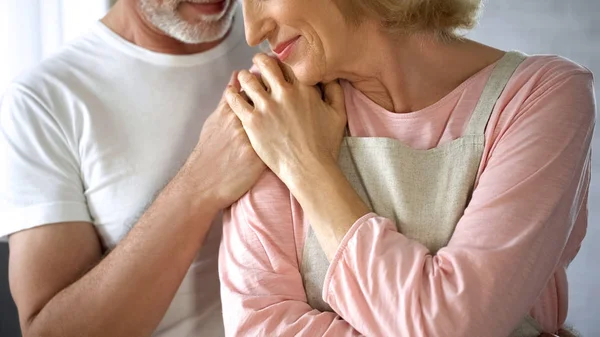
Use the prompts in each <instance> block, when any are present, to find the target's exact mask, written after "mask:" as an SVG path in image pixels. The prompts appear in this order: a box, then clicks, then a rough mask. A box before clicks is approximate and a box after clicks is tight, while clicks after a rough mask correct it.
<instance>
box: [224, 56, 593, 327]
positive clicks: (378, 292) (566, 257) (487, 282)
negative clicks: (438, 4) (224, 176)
mask: <svg viewBox="0 0 600 337" xmlns="http://www.w3.org/2000/svg"><path fill="white" fill-rule="evenodd" d="M492 68H493V67H492V66H489V67H487V68H485V69H483V70H482V71H480V72H479V73H477V74H475V75H474V76H472V77H471V78H470V79H468V80H467V81H465V82H464V83H463V84H462V85H460V86H459V87H458V88H456V89H455V90H454V91H452V92H451V93H450V94H448V95H447V96H446V97H445V98H443V99H442V100H440V101H439V102H437V103H435V104H434V105H432V106H430V107H427V108H425V109H423V110H420V111H416V112H412V113H405V114H395V113H391V112H389V111H386V110H384V109H383V108H381V107H379V106H378V105H376V104H375V103H373V102H372V101H370V100H369V99H368V98H367V97H366V96H364V95H363V94H362V93H361V92H359V91H358V90H356V89H354V88H353V87H352V86H351V85H350V84H349V83H344V90H345V95H346V103H347V114H348V123H349V127H350V132H351V134H352V135H353V136H359V137H373V136H377V137H390V138H395V139H398V140H400V141H402V142H404V143H405V144H407V145H409V146H411V147H413V148H416V149H429V148H433V147H436V146H439V145H441V144H444V143H447V142H449V141H451V140H453V139H456V138H458V137H460V136H461V135H462V133H463V132H464V130H465V128H466V126H467V123H468V121H469V118H470V116H471V113H472V112H473V110H474V108H475V105H476V104H477V100H478V99H479V96H480V94H481V93H482V91H483V87H484V85H485V83H486V81H487V79H488V77H489V75H490V73H491V71H492ZM592 82H593V78H592V74H591V73H590V72H589V71H588V70H587V69H585V68H583V67H581V66H578V65H576V64H574V63H572V62H570V61H568V60H565V59H563V58H560V57H556V56H533V57H530V58H528V59H527V60H526V61H525V62H524V63H523V64H521V66H520V67H519V69H518V70H517V72H516V73H515V75H514V76H513V78H512V79H511V81H510V82H509V84H508V86H507V88H506V89H505V92H504V94H503V95H502V97H501V98H500V100H499V101H498V103H497V104H496V107H495V109H494V112H493V114H492V116H491V119H490V121H489V124H488V126H487V129H486V135H485V136H486V145H485V150H484V154H483V158H482V161H481V166H480V169H479V173H478V178H477V182H476V185H475V189H474V192H473V197H472V200H471V202H470V203H469V205H468V207H467V209H466V210H465V213H464V215H463V217H462V218H461V219H460V221H459V222H458V224H457V226H456V231H455V233H454V235H453V236H452V239H451V241H450V243H449V244H448V246H447V247H445V248H443V249H441V250H439V251H438V252H437V254H436V255H432V254H431V253H430V252H429V251H428V250H427V248H425V247H424V246H423V245H422V244H420V243H419V242H416V241H413V240H410V239H409V238H407V237H405V236H404V235H402V234H401V233H398V231H397V230H396V227H395V225H394V223H393V222H392V221H391V220H389V219H386V218H383V217H380V216H378V215H377V214H368V215H365V216H364V217H362V218H361V219H359V220H358V221H357V222H356V223H354V225H353V227H352V228H351V230H350V231H349V232H348V233H347V235H346V237H345V238H344V240H343V243H342V244H341V245H340V247H339V248H338V251H337V254H336V255H335V258H334V260H333V261H332V263H331V266H330V268H329V270H328V273H327V277H326V280H325V285H324V291H323V299H324V300H325V301H326V302H327V303H329V305H330V306H331V307H332V308H333V309H334V310H335V312H319V311H318V310H315V309H313V308H311V307H310V306H309V305H308V304H307V303H306V295H305V292H304V288H303V284H302V278H301V275H300V272H299V269H300V267H299V266H300V265H301V263H302V261H301V258H302V249H303V245H304V238H305V235H306V233H307V229H308V228H306V226H304V224H303V223H304V215H303V212H302V209H301V208H300V206H299V205H298V203H297V202H296V200H295V199H294V198H293V197H292V196H291V195H290V192H289V190H288V189H287V188H286V186H285V185H284V184H283V183H282V182H281V181H280V180H279V179H278V178H277V177H276V176H275V175H274V174H273V173H271V172H268V173H266V174H265V175H264V176H263V177H262V178H261V180H260V181H259V183H258V184H257V185H256V186H255V187H254V188H253V189H252V190H251V191H250V192H249V193H248V194H246V195H245V196H244V197H243V198H242V199H240V200H239V201H238V202H237V203H236V204H234V205H233V206H232V207H231V209H230V210H228V211H227V212H226V214H225V219H224V220H225V225H224V238H223V242H222V245H221V252H220V261H219V263H220V268H219V269H220V276H221V281H222V288H221V289H222V290H221V295H222V300H223V315H224V320H225V330H226V333H227V335H229V336H232V335H238V336H280V337H282V336H310V337H315V336H358V335H366V336H386V337H389V336H414V337H416V336H446V335H449V333H450V332H451V335H453V336H488V337H494V336H497V337H506V336H508V335H509V333H510V332H511V331H512V329H513V328H514V327H516V325H517V324H518V323H519V322H520V320H521V319H522V318H523V317H524V316H525V315H526V314H527V313H529V314H531V315H532V316H533V317H534V318H535V319H536V321H537V322H538V323H539V324H540V325H541V326H542V327H543V328H544V330H545V331H556V330H557V329H558V328H559V327H561V325H562V324H563V323H564V321H565V318H566V316H567V307H568V296H567V295H568V294H567V293H568V291H567V290H568V286H567V276H566V268H567V266H568V264H569V263H570V262H571V261H572V259H573V258H574V257H575V255H576V254H577V252H578V250H579V247H580V245H581V242H582V240H583V237H584V235H585V231H586V226H587V194H588V187H589V183H590V171H591V168H590V142H591V138H592V131H593V126H594V117H595V116H594V115H595V102H594V94H593V84H592Z"/></svg>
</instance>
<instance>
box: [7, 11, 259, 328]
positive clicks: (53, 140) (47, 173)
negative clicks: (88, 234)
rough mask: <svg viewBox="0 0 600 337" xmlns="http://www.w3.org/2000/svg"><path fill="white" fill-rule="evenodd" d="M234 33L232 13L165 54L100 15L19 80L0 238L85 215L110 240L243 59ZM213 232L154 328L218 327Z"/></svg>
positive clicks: (237, 30) (183, 155)
mask: <svg viewBox="0 0 600 337" xmlns="http://www.w3.org/2000/svg"><path fill="white" fill-rule="evenodd" d="M243 36H244V28H243V20H242V15H241V12H240V11H238V13H237V15H236V18H235V20H234V27H233V29H232V31H231V32H230V34H229V35H228V37H227V38H226V40H225V41H224V42H223V43H221V44H220V45H219V46H217V47H215V48H213V49H211V50H209V51H207V52H204V53H201V54H195V55H185V56H175V55H166V54H159V53H154V52H151V51H148V50H145V49H143V48H140V47H138V46H135V45H133V44H131V43H129V42H127V41H126V40H124V39H122V38H121V37H119V36H118V35H116V34H115V33H114V32H112V31H111V30H109V29H108V28H107V27H106V26H104V25H103V24H102V23H100V22H98V23H97V24H96V25H95V26H94V27H93V29H92V31H91V32H89V33H88V34H86V35H84V36H82V37H81V38H79V39H78V40H76V41H74V42H72V43H70V44H69V45H67V46H66V47H65V48H64V49H63V50H62V51H61V52H60V53H58V54H57V55H55V56H53V57H51V58H49V59H47V60H46V61H44V62H43V63H42V64H41V65H39V66H38V67H36V68H35V69H33V70H32V71H30V72H29V73H27V74H24V75H23V76H21V77H20V78H18V79H17V80H16V81H15V82H14V83H13V84H12V85H11V86H10V87H9V89H8V90H7V92H6V93H5V95H4V97H3V98H2V102H1V108H0V236H6V235H9V234H11V233H15V232H17V231H20V230H24V229H28V228H32V227H36V226H40V225H43V224H48V223H56V222H66V221H87V222H92V223H93V224H94V225H95V227H96V229H97V231H98V233H99V235H100V237H101V240H102V244H103V245H104V246H105V247H106V248H107V249H112V248H114V246H115V245H116V244H117V243H118V242H119V241H120V240H121V239H122V238H123V237H124V236H125V235H126V234H127V233H128V231H129V230H130V229H131V227H132V226H133V225H134V224H135V223H136V221H137V219H138V218H139V217H140V216H141V214H142V213H143V212H144V210H145V209H146V208H147V207H148V206H149V205H150V204H151V202H152V201H153V199H154V198H155V196H156V195H157V193H158V192H160V190H161V189H162V188H163V187H164V186H165V185H166V184H167V182H168V181H169V180H170V179H171V178H172V177H173V176H174V175H175V174H176V173H177V171H178V170H179V168H180V167H181V165H182V164H183V163H184V162H185V160H186V159H187V157H188V155H189V154H190V153H191V151H192V149H193V148H194V146H195V145H196V143H197V141H198V137H199V135H200V131H201V128H202V124H203V122H204V121H205V119H206V117H207V116H208V115H209V114H210V113H211V112H212V111H213V110H214V109H215V108H216V106H217V103H218V101H219V99H220V98H221V96H222V93H223V90H224V89H225V86H226V85H227V82H228V80H229V78H230V76H231V73H232V72H233V71H234V70H237V69H243V68H248V67H249V66H250V65H251V57H252V56H253V55H254V53H255V52H256V50H255V49H253V48H250V47H248V46H247V45H246V43H245V41H244V39H243ZM220 237H221V224H220V221H218V223H217V222H215V225H214V226H213V228H212V230H211V232H210V234H209V237H208V239H207V240H206V244H205V246H204V247H203V248H202V250H201V251H200V252H199V255H198V257H197V258H196V260H195V262H194V263H193V264H192V266H191V268H190V270H189V272H188V275H187V276H186V278H185V279H184V281H183V283H182V285H181V287H180V289H179V291H178V293H177V295H176V296H175V298H174V300H173V303H172V304H171V307H170V308H169V310H168V312H167V314H166V315H165V317H164V319H163V321H162V322H161V324H160V326H159V328H158V329H157V331H156V333H155V336H161V337H163V336H177V337H179V336H200V335H202V336H222V335H223V327H222V319H221V305H220V298H219V280H218V274H217V254H218V247H219V242H220ZM56 249H60V247H56ZM82 300H84V299H82Z"/></svg>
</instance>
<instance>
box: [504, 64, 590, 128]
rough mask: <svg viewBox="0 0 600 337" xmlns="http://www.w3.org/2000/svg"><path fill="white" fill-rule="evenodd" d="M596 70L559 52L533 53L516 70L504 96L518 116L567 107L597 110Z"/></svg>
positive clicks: (588, 112)
mask: <svg viewBox="0 0 600 337" xmlns="http://www.w3.org/2000/svg"><path fill="white" fill-rule="evenodd" d="M593 82H594V77H593V74H592V72H591V71H590V70H589V69H588V68H586V67H585V66H582V65H580V64H578V63H576V62H574V61H572V60H569V59H567V58H565V57H562V56H557V55H531V56H528V57H527V58H526V59H525V61H523V63H522V64H521V65H520V66H519V67H518V69H517V70H516V71H515V73H514V75H513V77H512V78H511V80H510V82H509V83H508V85H507V87H506V89H505V94H503V96H504V99H505V100H507V101H506V103H507V107H512V108H513V109H509V110H513V112H514V113H515V117H517V116H519V115H522V114H523V113H527V112H528V111H530V110H543V111H547V110H549V109H548V108H550V107H555V108H556V109H559V110H560V109H562V108H566V107H567V105H568V106H571V107H577V109H569V110H570V111H572V112H574V113H575V112H577V111H579V112H581V113H583V114H593V113H594V110H595V108H594V83H593ZM551 110H555V109H551Z"/></svg>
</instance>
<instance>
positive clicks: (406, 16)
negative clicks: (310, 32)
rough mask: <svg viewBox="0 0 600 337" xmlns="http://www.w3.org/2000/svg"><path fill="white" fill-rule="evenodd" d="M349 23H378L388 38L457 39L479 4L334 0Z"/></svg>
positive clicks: (463, 0) (474, 20) (473, 1)
mask: <svg viewBox="0 0 600 337" xmlns="http://www.w3.org/2000/svg"><path fill="white" fill-rule="evenodd" d="M336 2H337V3H338V5H339V6H340V9H341V10H342V11H343V12H344V13H345V14H346V15H347V17H348V19H349V20H350V21H351V22H354V23H356V24H359V23H360V22H362V21H363V20H364V18H365V16H366V17H371V18H374V19H375V20H378V21H380V22H381V25H382V26H383V28H385V29H386V30H388V31H389V32H390V33H392V34H398V33H414V32H433V33H435V34H436V35H437V36H438V37H441V38H450V39H452V38H457V37H458V34H457V32H458V31H459V30H468V29H471V28H473V27H474V26H475V24H476V23H477V17H478V14H479V11H480V9H481V7H482V1H481V0H337V1H336Z"/></svg>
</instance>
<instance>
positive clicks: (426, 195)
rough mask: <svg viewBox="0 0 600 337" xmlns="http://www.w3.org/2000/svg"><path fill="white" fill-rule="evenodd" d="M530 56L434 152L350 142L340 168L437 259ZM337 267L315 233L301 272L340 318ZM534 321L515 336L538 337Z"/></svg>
mask: <svg viewBox="0 0 600 337" xmlns="http://www.w3.org/2000/svg"><path fill="white" fill-rule="evenodd" d="M525 58H526V57H525V56H524V55H522V54H520V53H517V52H509V53H506V55H505V56H504V57H503V58H502V59H501V60H500V61H499V62H498V63H497V64H496V66H495V68H494V70H493V72H492V74H491V75H490V78H489V80H488V82H487V84H486V86H485V88H484V90H483V93H482V95H481V98H480V100H479V102H478V104H477V106H476V108H475V111H474V112H473V115H472V117H471V120H470V121H469V125H468V127H467V129H466V132H465V134H464V135H463V136H462V137H460V138H458V139H456V140H453V141H451V142H449V143H446V144H443V145H441V146H439V147H437V148H433V149H430V150H416V149H412V148H410V147H408V146H406V145H404V144H403V143H401V142H400V141H397V140H395V139H390V138H377V137H372V138H363V137H345V138H344V141H343V143H342V147H341V150H340V158H339V165H340V168H341V169H342V171H343V172H344V174H345V175H346V178H347V179H348V180H349V182H350V183H351V184H352V186H353V187H354V189H355V190H356V192H357V193H358V194H359V195H360V197H361V198H362V200H363V201H364V202H365V203H366V204H367V205H368V206H369V207H370V209H371V210H372V211H373V212H375V213H377V214H378V215H380V216H383V217H386V218H389V219H391V220H394V221H395V223H396V226H397V228H398V231H399V232H400V233H402V234H404V235H406V236H407V237H409V238H411V239H413V240H417V241H419V242H420V243H422V244H423V245H425V246H426V247H427V248H429V250H430V252H431V254H435V253H436V252H437V251H438V250H439V249H440V248H442V247H444V246H446V245H447V244H448V242H449V240H450V238H451V236H452V233H453V232H454V228H455V226H456V224H457V222H458V220H459V219H460V217H461V216H462V215H463V212H464V210H465V208H466V207H467V204H468V202H469V199H470V197H471V193H472V191H473V186H474V184H475V178H476V176H477V171H478V169H479V164H480V162H481V157H482V154H483V150H484V140H485V139H484V133H485V128H486V125H487V123H488V120H489V118H490V115H491V113H492V110H493V109H494V106H495V104H496V101H497V100H498V98H499V97H500V94H501V93H502V92H503V90H504V87H505V86H506V84H507V83H508V80H509V79H510V77H511V76H512V74H513V73H514V71H515V70H516V69H517V67H518V66H519V64H521V62H522V61H523V60H524V59H525ZM328 267H329V262H328V261H327V258H326V256H325V254H324V253H323V250H322V249H321V247H320V245H319V242H318V241H317V238H316V236H315V234H314V232H313V230H312V228H310V229H309V231H308V235H307V238H306V243H305V246H304V248H303V258H302V266H301V273H302V278H303V282H304V288H305V290H306V295H307V299H308V303H309V304H310V305H311V306H312V307H313V308H316V309H319V310H321V311H332V309H331V308H330V307H329V305H328V304H327V303H325V302H324V301H323V299H322V296H321V295H322V289H323V282H324V280H325V274H326V273H327V269H328ZM539 334H540V329H539V326H538V324H537V323H536V322H535V321H534V320H533V318H531V317H529V316H527V317H525V318H524V319H523V321H522V322H521V323H520V325H519V326H518V327H517V328H516V330H515V331H514V332H513V333H512V334H511V336H512V337H529V336H531V337H534V336H538V335H539Z"/></svg>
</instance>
